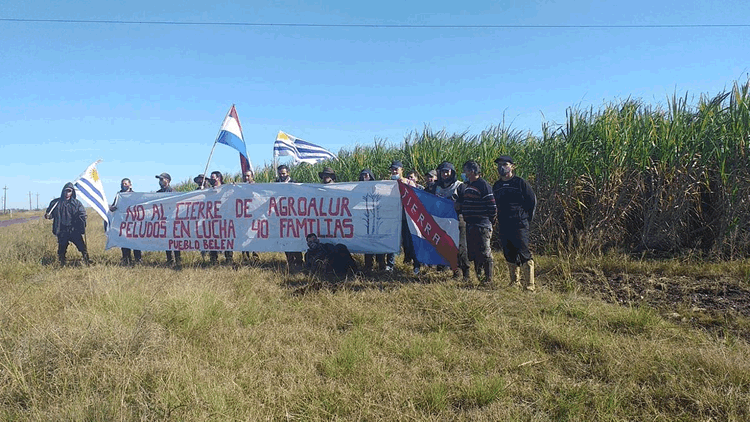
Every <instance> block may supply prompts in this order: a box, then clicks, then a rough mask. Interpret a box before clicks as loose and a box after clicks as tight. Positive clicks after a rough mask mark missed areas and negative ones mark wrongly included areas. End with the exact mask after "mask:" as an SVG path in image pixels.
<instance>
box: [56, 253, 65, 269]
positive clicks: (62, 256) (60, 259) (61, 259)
mask: <svg viewBox="0 0 750 422" xmlns="http://www.w3.org/2000/svg"><path fill="white" fill-rule="evenodd" d="M57 260H58V261H59V262H60V266H61V267H64V266H65V255H59V254H58V255H57Z"/></svg>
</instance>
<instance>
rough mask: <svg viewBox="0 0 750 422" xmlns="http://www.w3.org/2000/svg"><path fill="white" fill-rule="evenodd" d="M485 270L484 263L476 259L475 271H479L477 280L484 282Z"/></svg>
mask: <svg viewBox="0 0 750 422" xmlns="http://www.w3.org/2000/svg"><path fill="white" fill-rule="evenodd" d="M483 271H484V267H483V266H482V263H481V262H479V261H474V272H475V273H477V280H479V282H480V283H481V282H482V272H483Z"/></svg>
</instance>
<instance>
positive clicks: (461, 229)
mask: <svg viewBox="0 0 750 422" xmlns="http://www.w3.org/2000/svg"><path fill="white" fill-rule="evenodd" d="M464 188H465V186H464V185H463V182H461V181H460V180H458V179H457V178H456V168H455V167H454V166H453V163H450V162H448V161H443V162H442V163H440V165H439V166H438V167H437V181H436V182H435V183H434V184H433V185H432V186H430V187H429V188H428V189H427V192H429V193H431V194H433V195H435V196H439V197H441V198H447V199H450V200H451V201H453V202H454V204H455V202H456V201H457V200H458V197H459V195H460V194H461V192H462V191H463V189H464ZM455 206H456V209H458V204H455ZM458 233H459V240H458V269H457V270H456V271H455V272H454V274H453V276H454V277H456V278H457V277H459V276H461V274H463V278H464V281H468V280H469V258H468V252H467V247H466V221H464V216H463V215H462V214H461V213H459V214H458Z"/></svg>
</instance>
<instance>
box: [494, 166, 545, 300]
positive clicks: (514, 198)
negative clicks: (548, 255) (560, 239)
mask: <svg viewBox="0 0 750 422" xmlns="http://www.w3.org/2000/svg"><path fill="white" fill-rule="evenodd" d="M495 162H496V163H497V172H498V174H499V175H500V179H499V180H498V181H497V182H495V185H494V186H493V187H492V193H493V194H494V195H495V202H496V204H497V231H498V237H499V238H500V242H501V243H502V245H503V255H504V256H505V260H506V261H507V262H508V270H509V272H510V284H511V285H512V286H514V287H523V288H525V289H526V290H529V291H534V290H535V289H536V286H535V283H534V260H533V257H532V256H531V251H530V250H529V225H530V224H531V220H532V219H533V218H534V211H535V210H536V195H534V191H533V190H532V189H531V185H529V183H528V182H526V181H525V180H523V179H522V178H520V177H518V176H516V175H515V174H513V171H514V170H515V168H516V167H515V164H514V163H513V159H512V158H511V157H509V156H507V155H501V156H500V157H498V158H497V159H496V160H495ZM521 282H523V286H521Z"/></svg>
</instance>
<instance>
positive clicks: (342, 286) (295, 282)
mask: <svg viewBox="0 0 750 422" xmlns="http://www.w3.org/2000/svg"><path fill="white" fill-rule="evenodd" d="M280 283H281V284H282V285H284V286H285V287H287V288H289V289H292V290H291V294H292V295H293V296H299V295H304V294H307V293H311V292H317V291H321V290H327V291H330V292H336V291H339V290H347V291H354V292H357V291H365V290H373V289H375V290H381V291H383V290H395V289H398V288H401V287H403V286H406V285H414V284H434V283H453V284H456V285H457V286H459V287H465V288H474V287H475V286H474V284H472V283H471V282H463V281H462V282H459V281H457V280H455V279H453V275H452V274H451V273H450V272H439V271H437V270H434V269H428V270H425V271H423V272H422V273H420V274H417V275H414V274H412V271H411V267H409V269H408V270H407V269H404V270H403V271H400V269H398V268H397V269H395V270H394V271H393V272H386V271H372V272H366V273H365V272H361V271H357V272H352V271H349V272H348V273H347V274H346V275H336V274H333V273H314V272H310V271H308V270H304V271H301V272H298V273H288V274H287V275H286V276H284V277H283V278H282V280H281V282H280Z"/></svg>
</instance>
